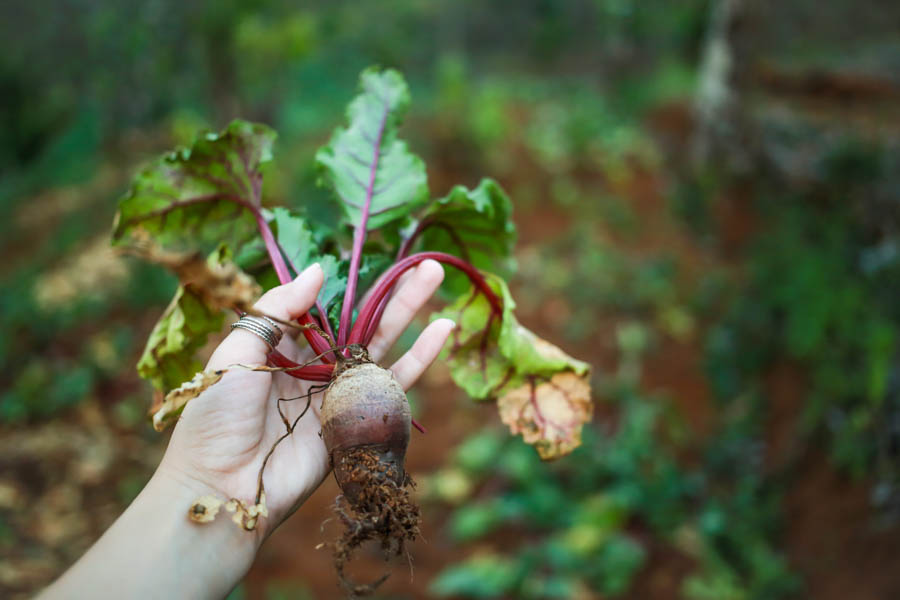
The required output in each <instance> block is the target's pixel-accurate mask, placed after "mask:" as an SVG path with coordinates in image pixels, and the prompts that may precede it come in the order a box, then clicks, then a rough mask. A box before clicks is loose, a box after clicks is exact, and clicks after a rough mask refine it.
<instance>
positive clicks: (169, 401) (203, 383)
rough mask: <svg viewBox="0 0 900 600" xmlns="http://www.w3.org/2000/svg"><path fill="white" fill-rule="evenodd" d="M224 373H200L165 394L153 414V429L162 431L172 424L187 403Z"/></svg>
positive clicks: (223, 370) (221, 371) (223, 371)
mask: <svg viewBox="0 0 900 600" xmlns="http://www.w3.org/2000/svg"><path fill="white" fill-rule="evenodd" d="M226 371H227V369H220V370H218V371H200V372H199V373H197V374H196V375H194V378H193V379H191V380H190V381H188V382H186V383H183V384H181V385H180V386H179V387H177V388H176V389H174V390H172V391H171V392H169V393H168V394H166V398H165V400H163V403H162V406H160V407H159V409H158V410H157V411H156V412H155V413H153V429H155V430H157V431H162V430H163V429H165V428H166V427H168V426H169V425H171V424H172V423H174V422H175V421H176V420H177V419H178V417H179V416H180V415H181V413H182V411H184V407H185V406H186V405H187V403H188V402H190V401H191V400H193V399H194V398H196V397H197V396H199V395H200V394H202V393H203V392H205V391H206V390H207V389H208V388H209V387H210V386H211V385H213V384H215V383H218V382H219V380H220V379H222V375H224V374H225V372H226Z"/></svg>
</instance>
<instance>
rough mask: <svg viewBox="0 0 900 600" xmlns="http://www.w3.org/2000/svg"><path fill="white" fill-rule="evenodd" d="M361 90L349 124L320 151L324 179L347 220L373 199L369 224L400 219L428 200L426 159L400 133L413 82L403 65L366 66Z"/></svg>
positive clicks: (351, 220) (351, 222)
mask: <svg viewBox="0 0 900 600" xmlns="http://www.w3.org/2000/svg"><path fill="white" fill-rule="evenodd" d="M360 88H361V93H360V94H359V95H358V96H357V97H356V98H355V99H354V100H353V101H352V102H351V103H350V106H349V107H348V108H347V119H348V120H349V126H348V127H347V128H346V129H344V128H338V129H337V130H336V131H335V132H334V135H332V137H331V140H330V141H329V142H328V145H326V146H324V147H322V148H321V149H320V150H319V151H318V153H317V154H316V162H317V163H318V164H319V168H320V169H321V173H322V179H323V180H324V181H325V182H326V183H327V184H328V186H329V187H331V189H332V190H333V191H334V193H335V194H336V195H337V197H338V199H339V200H340V203H341V207H342V209H343V217H344V219H343V220H344V223H345V224H348V225H356V224H357V223H359V222H360V218H361V215H362V209H363V207H364V205H365V204H366V202H368V201H369V200H371V205H370V212H369V221H368V229H369V230H372V229H377V228H379V227H382V226H384V225H385V224H386V223H389V222H390V221H393V220H395V219H399V218H401V217H403V216H406V215H407V214H409V212H410V211H411V210H412V209H413V208H415V207H416V206H419V205H421V204H423V203H424V202H426V201H427V199H428V184H427V182H426V176H425V164H424V163H423V162H422V160H421V159H420V158H419V157H417V156H415V155H414V154H412V153H411V152H410V151H409V150H408V149H407V147H406V143H405V142H403V141H401V140H399V139H397V127H398V126H399V124H400V121H401V120H402V118H403V115H404V113H405V112H406V109H407V107H408V106H409V88H407V86H406V82H405V81H404V80H403V76H402V75H400V73H398V72H397V71H393V70H387V71H378V70H377V69H366V70H365V71H363V73H362V75H361V76H360Z"/></svg>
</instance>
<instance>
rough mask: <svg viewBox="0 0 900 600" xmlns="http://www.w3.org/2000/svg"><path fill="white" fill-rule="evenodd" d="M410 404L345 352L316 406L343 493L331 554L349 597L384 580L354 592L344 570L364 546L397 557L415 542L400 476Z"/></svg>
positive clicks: (414, 522)
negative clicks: (339, 533) (375, 545)
mask: <svg viewBox="0 0 900 600" xmlns="http://www.w3.org/2000/svg"><path fill="white" fill-rule="evenodd" d="M410 423H411V417H410V411H409V403H408V402H407V400H406V394H405V393H404V392H403V388H402V387H401V386H400V384H399V383H398V382H397V380H396V379H394V376H393V374H392V373H391V372H390V371H388V370H386V369H382V368H381V367H379V366H378V365H376V364H375V363H373V362H372V361H371V360H370V359H369V357H368V354H367V353H366V351H365V348H363V347H362V346H353V347H351V357H350V358H348V359H341V360H340V361H339V364H338V368H337V369H336V370H335V377H334V379H333V380H332V382H331V384H330V385H329V386H328V389H327V390H326V391H325V398H324V399H323V401H322V438H323V440H324V441H325V446H326V448H327V449H328V454H329V456H330V458H331V465H332V467H333V468H334V477H335V479H336V480H337V483H338V485H339V486H340V488H341V491H342V492H343V496H340V497H338V499H337V501H336V503H335V511H336V512H337V513H338V515H339V516H340V518H341V521H342V522H343V523H344V526H345V531H344V535H343V537H342V538H341V539H340V540H338V542H337V543H336V544H335V546H334V557H335V567H336V569H337V572H338V576H339V577H340V579H341V582H342V584H343V585H344V587H345V588H346V589H347V591H348V592H349V593H351V594H353V595H363V594H366V593H371V592H373V591H374V590H375V588H376V587H377V586H378V585H379V584H380V583H381V582H382V581H384V580H385V579H386V578H387V575H385V576H384V577H382V578H381V579H379V580H378V581H376V582H375V583H373V584H365V585H357V584H354V583H352V582H350V581H348V580H347V578H346V577H345V576H344V565H345V564H346V562H347V560H348V559H349V557H350V554H351V553H352V552H353V550H354V549H355V548H357V547H359V546H360V545H362V544H363V543H364V542H366V541H369V540H375V541H377V542H379V543H380V545H381V547H382V549H383V550H384V552H385V554H386V557H387V556H390V555H399V554H400V553H401V552H402V551H403V547H404V543H405V542H406V541H411V540H414V539H415V538H416V536H417V535H418V531H419V528H418V524H419V509H418V507H417V506H416V505H415V504H414V503H413V501H412V499H411V497H410V493H409V487H411V486H412V485H413V484H412V480H411V479H410V477H409V475H408V474H407V473H406V470H405V469H404V459H405V457H406V446H407V444H408V443H409V434H410Z"/></svg>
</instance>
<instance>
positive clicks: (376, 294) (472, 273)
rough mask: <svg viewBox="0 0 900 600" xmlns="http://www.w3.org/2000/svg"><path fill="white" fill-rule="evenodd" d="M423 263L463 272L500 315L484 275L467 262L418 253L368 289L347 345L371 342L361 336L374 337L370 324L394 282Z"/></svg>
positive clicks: (497, 301) (499, 305)
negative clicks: (365, 299)
mask: <svg viewBox="0 0 900 600" xmlns="http://www.w3.org/2000/svg"><path fill="white" fill-rule="evenodd" d="M426 260H436V261H438V262H441V263H444V264H448V265H450V266H453V267H456V268H457V269H459V270H460V271H462V272H463V273H465V274H466V275H467V276H468V277H469V280H470V281H471V282H472V284H473V285H474V286H475V287H476V289H477V290H478V292H479V293H481V294H484V296H485V298H487V300H488V302H489V303H490V305H491V308H492V311H493V313H494V314H496V315H500V314H503V302H502V301H501V300H500V298H499V297H498V296H497V294H496V293H494V290H492V289H491V287H490V286H489V285H488V283H487V280H485V278H484V276H483V275H482V274H481V273H480V272H479V271H478V269H476V268H475V267H473V266H472V265H471V264H470V263H468V262H466V261H464V260H462V259H461V258H459V257H457V256H453V255H452V254H447V253H445V252H419V253H417V254H413V255H410V256H407V257H406V258H404V259H402V260H399V261H397V262H396V263H394V265H393V266H392V267H391V268H389V269H388V270H387V271H385V272H384V274H382V276H381V277H380V278H379V279H378V281H377V282H376V283H375V285H374V286H373V288H372V292H371V294H370V295H369V299H368V300H367V301H366V303H365V305H364V306H363V307H362V309H360V311H359V317H357V319H356V322H355V323H354V324H353V330H352V331H351V332H350V338H349V340H348V343H350V344H363V345H367V344H368V343H370V342H371V338H370V339H368V340H366V339H365V337H364V336H366V335H368V334H370V333H371V334H372V335H374V330H375V327H373V326H371V325H372V322H373V319H374V318H375V316H376V313H377V311H378V307H379V306H380V304H381V302H382V301H383V300H384V298H385V297H386V296H387V294H388V293H389V292H390V291H391V289H393V287H394V286H395V285H396V284H397V280H398V279H399V278H400V276H401V275H403V273H405V272H406V271H408V270H409V269H411V268H412V267H414V266H416V265H417V264H419V263H420V262H423V261H426Z"/></svg>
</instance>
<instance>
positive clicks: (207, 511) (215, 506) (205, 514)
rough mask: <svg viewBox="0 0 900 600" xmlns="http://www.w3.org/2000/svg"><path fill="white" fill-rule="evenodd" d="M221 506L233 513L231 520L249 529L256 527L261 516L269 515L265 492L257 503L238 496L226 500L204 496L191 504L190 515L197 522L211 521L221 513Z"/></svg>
mask: <svg viewBox="0 0 900 600" xmlns="http://www.w3.org/2000/svg"><path fill="white" fill-rule="evenodd" d="M220 508H224V509H225V510H226V511H228V512H230V513H232V515H231V520H232V521H234V523H235V524H236V525H240V526H241V527H242V528H243V529H246V530H247V531H253V530H254V529H256V526H257V525H258V524H259V518H260V517H268V516H269V509H268V508H267V507H266V494H265V492H263V493H261V494H260V497H259V502H258V503H256V504H247V503H246V502H244V501H243V500H238V499H237V498H231V499H230V500H227V501H226V500H222V499H221V498H217V497H216V496H212V495H209V496H202V497H200V498H197V500H195V501H194V503H193V504H192V505H191V508H190V510H188V516H189V517H190V519H191V520H192V521H194V522H195V523H210V522H212V521H213V520H214V519H215V518H216V515H218V514H219V509H220Z"/></svg>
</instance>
